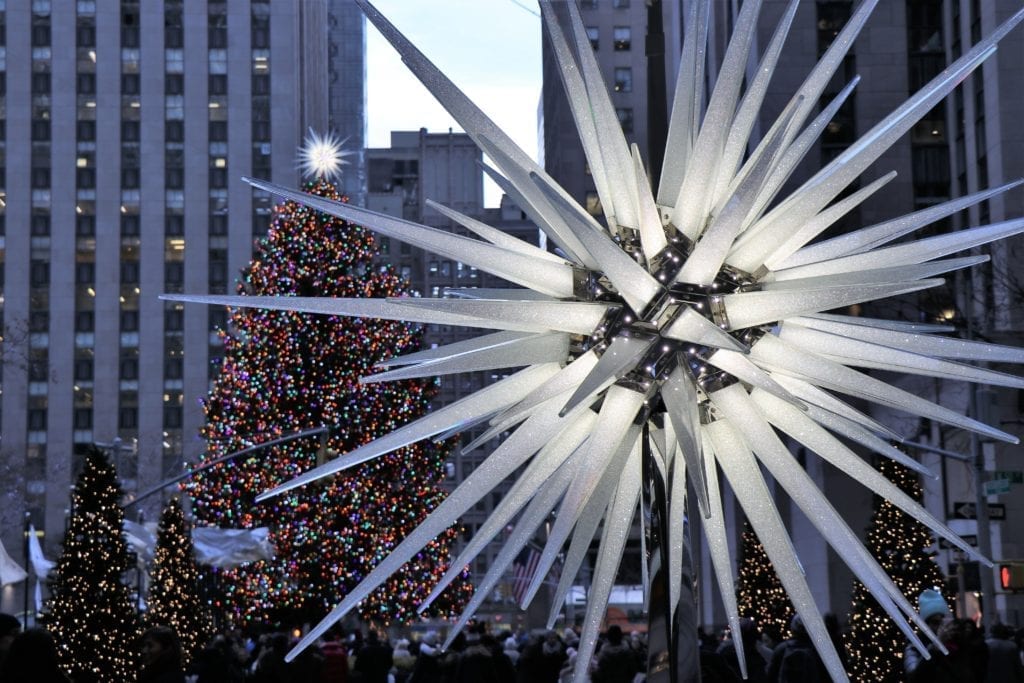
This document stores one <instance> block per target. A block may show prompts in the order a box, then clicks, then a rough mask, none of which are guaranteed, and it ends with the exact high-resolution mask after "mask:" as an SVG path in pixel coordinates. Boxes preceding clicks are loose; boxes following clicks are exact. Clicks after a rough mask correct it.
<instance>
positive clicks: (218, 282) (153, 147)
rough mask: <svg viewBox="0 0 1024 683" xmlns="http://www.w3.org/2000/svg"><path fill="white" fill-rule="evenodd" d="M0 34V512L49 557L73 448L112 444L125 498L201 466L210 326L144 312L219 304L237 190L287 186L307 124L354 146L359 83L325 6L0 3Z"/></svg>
mask: <svg viewBox="0 0 1024 683" xmlns="http://www.w3.org/2000/svg"><path fill="white" fill-rule="evenodd" d="M0 35H2V36H4V41H3V44H2V47H0V79H2V80H0V85H2V87H3V91H2V98H0V123H2V125H0V153H2V156H0V158H2V159H3V162H2V164H0V165H2V166H3V168H4V170H5V173H4V175H3V188H2V199H3V203H2V206H0V227H2V233H0V235H2V236H0V240H2V241H0V260H2V268H3V270H2V278H0V279H2V287H3V289H2V295H3V298H2V307H0V311H2V316H3V318H2V320H3V330H4V345H3V376H2V380H3V395H2V401H0V409H2V414H0V419H2V423H0V424H2V434H3V443H2V451H0V463H2V465H3V467H2V469H0V477H2V478H3V481H2V489H3V491H2V493H0V495H2V496H3V502H2V503H0V509H2V510H3V520H2V529H3V534H4V536H3V539H4V541H5V545H6V546H7V547H8V548H12V547H13V548H18V547H20V545H19V536H20V534H18V533H17V531H18V530H19V529H20V525H21V518H22V515H23V513H24V512H25V511H27V512H28V513H29V514H30V515H31V519H32V521H33V522H34V524H35V526H36V528H37V529H45V530H46V531H47V533H48V535H49V539H52V540H53V541H56V540H59V537H60V533H59V532H60V530H61V529H63V525H64V515H65V508H66V506H67V505H68V500H69V498H68V488H69V486H70V484H71V482H72V481H73V477H74V474H75V472H77V470H78V468H79V467H80V466H81V463H80V455H79V453H80V449H81V447H82V446H83V445H85V444H89V443H92V442H101V443H107V444H118V447H116V448H113V449H112V450H113V453H114V456H115V460H116V464H117V466H118V468H119V472H120V474H121V476H122V477H123V478H124V479H125V485H126V486H125V487H126V489H127V491H128V492H129V495H132V494H135V493H137V492H139V491H141V490H144V489H146V488H148V487H150V486H152V485H154V484H156V483H157V482H160V481H162V480H163V479H165V478H166V477H168V476H170V475H173V474H176V473H179V472H180V471H181V468H182V464H183V463H184V462H187V461H191V460H193V459H194V458H195V457H196V456H197V455H198V454H199V452H200V450H201V448H202V443H201V442H200V441H199V440H198V438H197V436H196V435H197V430H198V428H199V425H200V423H201V421H202V419H203V416H202V410H201V407H200V405H199V399H200V398H202V397H203V396H204V395H205V393H206V390H207V387H208V383H209V379H210V376H211V375H212V374H213V373H216V372H217V364H216V360H217V358H218V356H219V354H220V342H219V340H218V339H217V336H216V334H215V331H214V330H215V329H216V328H217V327H219V326H223V325H224V324H225V322H226V314H225V311H224V310H222V309H218V308H203V307H188V308H186V307H184V306H182V305H181V304H178V303H165V302H162V301H160V300H159V299H158V296H159V294H161V293H163V292H186V291H187V292H211V293H213V292H221V293H227V292H231V291H233V281H234V275H233V274H234V273H237V272H238V271H239V269H240V268H241V267H242V266H243V265H244V264H245V263H246V262H247V261H248V260H249V258H250V255H251V248H252V243H253V240H254V239H255V238H258V237H260V236H261V235H263V234H264V233H265V231H266V229H267V225H268V220H269V215H270V209H271V206H272V204H273V203H274V199H273V198H272V197H270V196H269V195H268V194H266V193H263V192H259V191H254V190H252V189H251V188H250V187H249V186H248V185H246V184H245V183H244V182H242V180H241V177H242V176H243V175H252V176H256V177H261V178H268V179H273V180H274V181H275V182H280V183H283V184H285V185H289V186H294V185H296V184H297V183H298V181H299V178H298V172H297V167H296V161H295V159H296V148H297V146H298V145H299V144H300V142H301V140H302V138H303V136H304V134H305V131H306V129H307V127H309V126H312V127H314V128H315V129H318V130H320V131H322V130H324V129H325V128H326V126H327V125H328V124H331V125H333V126H334V127H335V129H336V130H337V132H338V133H339V134H340V135H341V136H342V137H346V136H348V137H350V138H352V139H353V140H358V142H357V143H355V144H360V145H361V144H362V142H361V141H362V131H363V128H364V126H365V122H364V118H365V115H364V113H363V111H364V110H363V107H364V103H363V97H362V95H361V93H362V92H363V90H364V83H363V82H362V79H363V78H364V73H365V71H364V67H363V58H364V57H363V55H364V51H363V47H362V46H363V24H362V18H361V16H359V15H358V10H357V9H356V8H355V6H354V5H353V4H352V3H351V2H344V1H342V0H332V1H331V2H328V1H327V0H314V1H312V2H303V3H299V4H295V5H293V4H291V3H283V4H276V3H273V4H272V3H270V2H268V1H266V0H251V2H249V1H243V0H208V1H205V2H197V3H193V2H184V0H164V1H163V2H140V1H139V0H78V1H77V2H74V3H72V2H56V1H54V2H51V0H32V1H31V2H12V3H3V2H0ZM329 45H330V46H332V47H338V49H337V50H334V51H333V52H330V51H329V50H328V46H329ZM329 82H330V88H328V83H329ZM342 102H343V103H344V104H345V109H344V111H334V110H332V109H331V108H330V106H331V105H338V103H342ZM338 106H340V105H338ZM360 175H361V174H359V173H355V174H353V180H352V184H351V185H349V184H348V182H346V189H347V191H349V192H350V193H352V192H356V191H358V188H359V183H360V180H359V178H360ZM118 440H119V441H118ZM158 504H159V500H158V499H154V504H153V506H152V507H153V509H156V506H157V505H158ZM147 514H149V513H147ZM149 516H150V518H152V517H153V516H152V514H149Z"/></svg>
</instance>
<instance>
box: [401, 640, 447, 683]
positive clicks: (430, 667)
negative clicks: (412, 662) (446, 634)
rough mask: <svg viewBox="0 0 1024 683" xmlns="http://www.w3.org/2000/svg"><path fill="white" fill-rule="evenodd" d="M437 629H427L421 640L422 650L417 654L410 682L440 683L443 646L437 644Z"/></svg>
mask: <svg viewBox="0 0 1024 683" xmlns="http://www.w3.org/2000/svg"><path fill="white" fill-rule="evenodd" d="M437 639H438V637H437V631H427V632H426V633H424V634H423V639H422V640H421V641H420V652H419V654H418V655H417V656H416V666H415V667H413V671H412V676H411V677H410V678H409V683H440V681H441V654H442V653H441V648H439V647H438V646H437Z"/></svg>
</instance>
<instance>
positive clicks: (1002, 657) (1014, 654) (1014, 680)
mask: <svg viewBox="0 0 1024 683" xmlns="http://www.w3.org/2000/svg"><path fill="white" fill-rule="evenodd" d="M1012 638H1013V629H1011V628H1010V627H1009V626H1007V625H1006V624H996V625H995V626H993V627H992V635H991V637H990V638H989V639H988V640H986V641H985V644H986V645H987V646H988V677H987V678H986V679H985V680H986V683H1024V665H1022V664H1021V661H1020V651H1019V650H1018V649H1017V644H1016V643H1015V642H1013V640H1012Z"/></svg>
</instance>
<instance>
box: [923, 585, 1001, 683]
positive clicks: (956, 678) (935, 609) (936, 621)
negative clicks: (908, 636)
mask: <svg viewBox="0 0 1024 683" xmlns="http://www.w3.org/2000/svg"><path fill="white" fill-rule="evenodd" d="M917 604H918V612H919V613H920V615H921V618H922V619H924V621H925V623H926V624H928V626H929V628H931V629H932V631H934V632H935V635H936V636H938V638H939V640H940V641H941V642H942V644H943V645H944V646H945V648H946V650H947V651H948V654H943V653H942V651H941V650H940V649H939V648H938V646H936V645H935V643H931V642H929V643H928V653H929V654H930V655H931V658H930V659H925V658H924V657H923V656H922V655H921V653H920V652H918V651H917V648H915V647H913V646H907V649H906V650H905V651H904V652H903V672H904V674H905V675H906V680H907V681H908V683H983V681H984V679H983V678H978V677H976V676H975V675H974V672H973V666H974V662H973V659H974V657H972V650H971V647H970V643H969V642H968V637H967V634H966V631H965V629H964V628H963V625H962V623H960V622H961V621H962V620H956V619H951V618H950V615H949V605H948V604H946V600H945V598H943V597H942V594H941V593H939V592H938V591H937V590H933V589H931V588H928V589H926V590H924V591H922V592H921V595H920V596H919V597H918V600H917Z"/></svg>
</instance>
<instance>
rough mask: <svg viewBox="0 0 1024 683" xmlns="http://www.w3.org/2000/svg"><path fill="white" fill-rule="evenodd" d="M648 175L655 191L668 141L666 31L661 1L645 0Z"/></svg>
mask: <svg viewBox="0 0 1024 683" xmlns="http://www.w3.org/2000/svg"><path fill="white" fill-rule="evenodd" d="M645 47H646V56H647V167H648V168H647V173H648V175H650V177H651V185H652V186H653V188H654V189H655V190H656V189H657V187H658V183H659V181H660V179H661V165H662V163H663V162H664V160H665V141H666V140H667V139H668V88H667V86H666V84H665V83H666V81H665V29H664V20H663V18H662V12H661V0H647V44H646V46H645Z"/></svg>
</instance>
